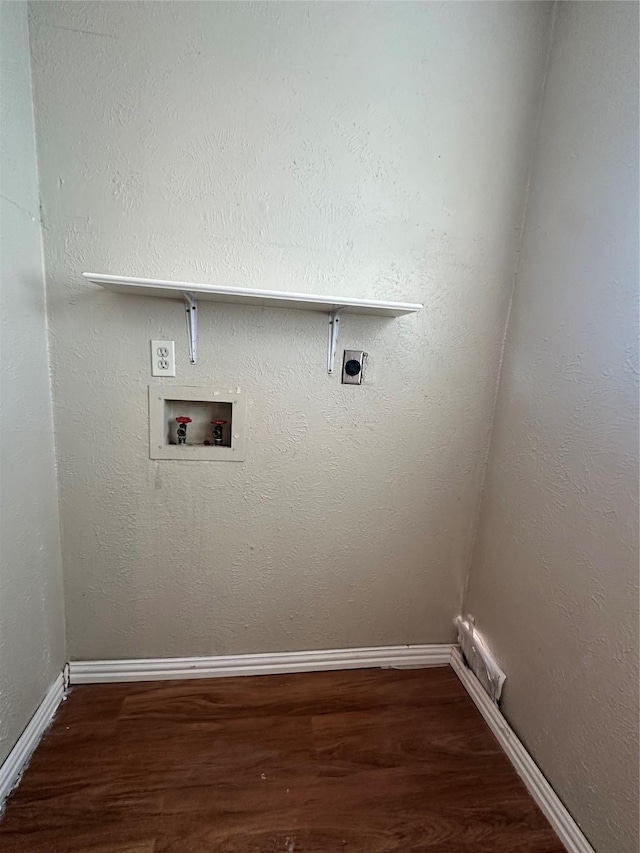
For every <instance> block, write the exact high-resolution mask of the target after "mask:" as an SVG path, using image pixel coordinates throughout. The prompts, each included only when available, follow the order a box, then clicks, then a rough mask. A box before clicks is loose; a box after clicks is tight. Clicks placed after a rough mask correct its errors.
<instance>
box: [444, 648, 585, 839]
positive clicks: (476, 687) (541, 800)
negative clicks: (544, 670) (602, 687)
mask: <svg viewBox="0 0 640 853" xmlns="http://www.w3.org/2000/svg"><path fill="white" fill-rule="evenodd" d="M451 666H452V667H453V669H454V671H455V673H456V675H457V676H458V678H459V679H460V681H461V682H462V683H463V685H464V686H465V688H466V690H467V693H468V694H469V696H471V698H472V699H473V701H474V703H475V705H476V707H477V708H478V710H479V711H480V713H481V714H482V716H483V717H484V719H485V721H486V723H487V725H488V726H489V728H490V729H491V731H492V732H493V734H494V735H495V737H496V739H497V741H498V743H499V744H500V746H501V747H502V749H503V750H504V751H505V753H506V755H507V758H508V759H509V760H510V761H511V763H512V764H513V766H514V767H515V769H516V771H517V773H518V775H519V776H520V778H521V779H522V781H523V782H524V784H525V785H526V786H527V788H528V790H529V793H530V794H531V796H532V797H533V799H534V800H535V801H536V803H537V804H538V806H539V808H540V811H541V812H542V813H543V814H544V816H545V817H546V818H547V820H548V821H549V823H550V824H551V826H552V827H553V829H554V831H555V833H556V835H557V836H558V838H559V839H560V841H561V842H562V843H563V844H564V846H565V847H566V848H567V851H569V853H595V851H594V849H593V847H592V846H591V845H590V844H589V842H588V841H587V839H586V838H585V836H584V835H583V833H582V831H581V829H580V827H579V826H578V824H577V823H576V822H575V821H574V819H573V818H572V817H571V815H570V814H569V812H568V811H567V810H566V808H565V807H564V805H563V804H562V801H561V800H560V798H559V797H558V795H557V794H556V792H555V791H554V790H553V788H552V787H551V785H550V784H549V783H548V782H547V780H546V779H545V777H544V775H543V774H542V771H541V770H540V768H539V767H538V765H537V764H536V763H535V761H534V760H533V758H532V757H531V756H530V755H529V753H528V752H527V750H526V749H525V748H524V746H523V745H522V743H521V742H520V740H519V739H518V737H517V735H516V733H515V732H514V731H513V729H512V728H511V726H510V725H509V723H508V722H507V721H506V720H505V718H504V717H503V716H502V714H501V713H500V710H499V709H498V706H497V705H496V704H495V703H494V702H492V701H491V699H490V698H489V696H488V695H487V693H486V692H485V690H484V688H483V687H482V685H481V683H480V682H479V681H478V679H477V678H476V677H475V675H474V674H473V673H472V672H471V670H470V669H469V668H468V667H467V666H466V664H465V662H464V659H463V657H462V655H461V654H460V652H459V651H458V649H455V650H454V651H453V653H452V655H451Z"/></svg>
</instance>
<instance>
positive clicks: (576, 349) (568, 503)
mask: <svg viewBox="0 0 640 853" xmlns="http://www.w3.org/2000/svg"><path fill="white" fill-rule="evenodd" d="M637 87H638V6H637V4H627V3H560V4H559V9H558V21H557V32H556V37H555V40H554V46H553V52H552V56H551V61H550V67H549V76H548V84H547V90H546V94H545V98H544V104H543V111H542V116H541V125H540V136H539V140H538V143H537V146H536V155H535V160H534V166H533V171H532V178H531V193H530V203H529V207H528V213H527V219H526V226H525V233H524V239H523V246H522V260H521V264H520V268H519V273H518V282H517V286H516V292H515V298H514V304H513V310H512V314H511V320H510V325H509V332H508V338H507V345H506V350H505V359H504V368H503V373H502V379H501V387H500V393H499V399H498V405H497V411H496V420H495V427H494V434H493V439H492V449H491V455H490V460H489V467H488V474H487V480H486V489H485V494H484V498H483V505H482V511H481V516H480V525H479V533H478V540H477V549H476V552H475V556H474V561H473V565H472V569H471V580H470V587H469V594H468V599H467V609H468V610H469V612H471V613H473V614H474V615H475V616H476V620H477V626H478V628H479V630H481V631H482V632H483V633H484V634H485V636H486V637H487V639H488V641H489V643H490V645H491V647H492V648H493V650H494V651H495V652H496V653H497V655H498V657H499V660H500V663H501V665H502V666H503V668H504V669H505V670H506V672H507V682H506V685H505V691H504V702H503V706H504V712H505V714H506V716H507V718H508V719H509V721H510V722H511V724H512V725H513V727H514V728H515V729H516V731H517V732H518V734H519V735H520V736H521V738H522V739H523V740H524V742H525V744H526V746H527V747H528V748H529V750H530V751H531V753H532V754H533V756H534V757H535V759H536V761H537V762H538V763H539V765H540V767H541V768H542V770H543V772H544V773H545V774H546V776H547V777H548V779H549V781H550V782H551V784H552V785H553V786H554V787H555V789H556V790H557V792H558V794H559V795H560V797H561V798H562V799H563V800H564V802H565V804H566V805H567V806H568V808H569V809H570V811H571V812H572V814H573V815H574V817H575V818H576V819H577V820H578V823H579V824H580V825H581V827H582V828H583V830H584V831H585V833H586V835H587V836H588V838H589V839H590V841H591V843H592V844H593V846H594V847H595V849H596V850H597V851H598V853H637V850H638V824H637V821H638V743H637V738H638V542H637V521H638V417H637V415H638V411H637V409H638V371H639V365H638V350H637V337H636V335H637V319H638V305H637V289H638V115H637V104H638V89H637Z"/></svg>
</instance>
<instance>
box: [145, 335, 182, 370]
mask: <svg viewBox="0 0 640 853" xmlns="http://www.w3.org/2000/svg"><path fill="white" fill-rule="evenodd" d="M151 375H152V376H175V375H176V348H175V344H174V342H173V341H151Z"/></svg>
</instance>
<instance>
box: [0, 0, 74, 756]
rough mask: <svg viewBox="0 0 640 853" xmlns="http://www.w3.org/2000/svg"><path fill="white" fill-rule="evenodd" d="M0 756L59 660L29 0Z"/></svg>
mask: <svg viewBox="0 0 640 853" xmlns="http://www.w3.org/2000/svg"><path fill="white" fill-rule="evenodd" d="M0 81H1V85H0V124H1V125H2V137H1V142H0V177H1V187H0V194H1V199H0V217H1V224H2V238H1V243H0V362H1V363H2V374H1V376H0V436H2V441H1V442H0V481H1V490H0V763H2V761H3V760H4V758H5V757H6V755H7V753H8V752H9V750H10V749H11V747H12V746H13V744H14V743H15V741H16V740H17V739H18V737H19V736H20V734H21V733H22V730H23V729H24V727H25V726H26V724H27V723H28V722H29V718H30V717H31V715H32V714H33V712H34V711H35V710H36V708H37V707H38V705H39V704H40V702H41V701H42V699H43V698H44V696H45V693H46V692H47V690H48V689H49V687H50V686H51V684H52V682H53V680H54V679H55V677H56V675H59V674H60V671H61V670H62V667H63V665H64V662H65V660H66V658H65V643H64V617H63V603H62V562H61V556H60V532H59V523H58V497H57V493H56V483H55V464H54V452H53V418H52V413H51V396H50V392H49V365H48V353H47V338H46V315H45V290H44V276H43V271H42V238H41V233H40V220H39V215H38V203H39V202H38V170H37V165H36V149H35V135H34V128H33V110H32V103H31V77H30V70H29V36H28V29H27V5H26V3H0Z"/></svg>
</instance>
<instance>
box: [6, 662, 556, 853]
mask: <svg viewBox="0 0 640 853" xmlns="http://www.w3.org/2000/svg"><path fill="white" fill-rule="evenodd" d="M0 850H2V851H3V853H5V851H6V853H37V851H43V853H45V851H46V853H209V851H211V853H214V852H215V853H270V851H284V853H337V851H350V853H423V851H424V853H426V851H429V853H465V852H466V851H474V853H516V851H518V853H562V850H563V848H562V846H561V845H560V843H559V841H558V840H557V838H556V837H555V835H554V833H553V832H552V830H551V829H550V827H549V825H548V824H547V823H546V821H545V819H544V818H543V816H542V815H541V813H540V812H539V810H538V809H537V807H536V805H535V803H534V802H533V800H532V799H531V798H530V797H529V795H528V793H527V791H526V789H525V788H524V786H523V785H522V783H521V782H520V780H519V779H518V777H517V775H516V774H515V772H514V770H513V768H512V767H511V765H510V764H509V762H508V760H507V759H506V757H505V756H504V754H503V753H502V751H501V750H500V747H499V745H498V744H497V742H496V741H495V739H494V738H493V735H492V734H491V732H490V731H489V729H488V728H487V727H486V725H485V723H484V721H483V720H482V717H481V716H480V715H479V713H478V712H477V710H476V708H475V706H474V705H473V704H472V703H471V701H470V699H469V698H468V696H467V694H466V692H465V691H464V688H463V687H462V685H461V684H460V682H459V681H458V679H457V678H456V676H455V674H454V673H453V672H452V671H451V670H449V669H448V668H438V669H425V670H404V671H396V670H359V671H347V672H328V673H307V674H296V675H286V676H261V677H254V678H231V679H207V680H193V681H182V682H154V683H151V684H126V685H100V686H91V687H82V688H76V689H74V690H73V691H72V693H71V695H70V697H69V698H68V700H67V701H66V702H65V704H64V707H63V708H62V709H61V712H60V714H59V715H58V718H57V719H56V721H55V722H54V725H53V726H52V728H51V729H50V731H49V732H48V733H47V734H46V736H45V738H44V740H43V741H42V743H41V745H40V746H39V748H38V750H37V751H36V754H35V756H34V758H33V760H32V762H31V765H30V766H29V768H28V769H27V771H26V773H25V775H24V778H23V780H22V782H21V784H20V786H19V788H18V790H17V792H16V793H14V794H13V795H12V797H11V798H10V799H9V801H8V804H7V809H6V815H5V818H4V820H3V821H2V822H0Z"/></svg>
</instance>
